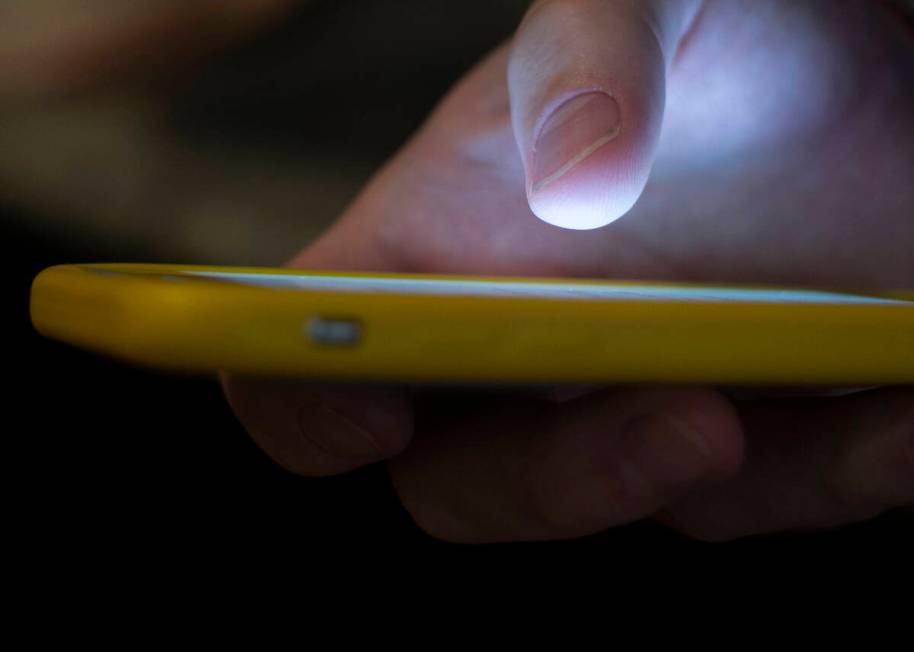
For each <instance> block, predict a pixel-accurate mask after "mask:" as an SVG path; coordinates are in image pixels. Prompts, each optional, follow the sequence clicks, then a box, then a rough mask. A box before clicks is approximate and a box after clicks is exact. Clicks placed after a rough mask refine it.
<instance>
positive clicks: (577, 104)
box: [508, 0, 700, 229]
mask: <svg viewBox="0 0 914 652" xmlns="http://www.w3.org/2000/svg"><path fill="white" fill-rule="evenodd" d="M699 4H700V2H699V0H694V1H693V0H689V1H683V2H667V1H664V0H651V1H650V2H646V1H641V0H612V1H607V0H539V1H538V2H535V3H534V5H533V6H532V7H531V8H530V10H529V12H528V13H527V16H526V17H525V18H524V20H523V22H522V23H521V26H520V29H519V31H518V33H517V36H516V37H515V40H514V46H513V50H512V53H511V58H510V61H509V64H508V87H509V92H510V96H511V118H512V122H513V127H514V135H515V137H516V139H517V144H518V147H519V148H520V153H521V157H522V159H523V163H524V170H525V171H526V176H527V198H528V200H529V202H530V208H531V210H532V211H533V212H534V213H535V214H536V215H537V216H538V217H539V218H540V219H542V220H544V221H546V222H549V223H550V224H555V225H556V226H561V227H565V228H570V229H593V228H597V227H600V226H604V225H606V224H609V223H610V222H612V221H614V220H615V219H617V218H619V217H621V216H622V215H624V214H625V213H626V212H628V210H629V209H631V207H632V206H633V205H634V203H635V202H636V201H637V199H638V197H639V196H640V195H641V192H642V191H643V189H644V186H645V184H646V183H647V178H648V174H649V173H650V169H651V165H652V164H653V160H654V154H655V150H656V147H657V141H658V138H659V135H660V126H661V123H662V121H663V108H664V92H665V85H666V69H667V66H668V65H669V62H670V60H671V59H672V57H673V55H674V54H675V51H676V48H677V46H678V44H679V41H680V39H681V38H682V36H683V35H684V34H685V33H686V31H687V30H688V28H689V26H690V25H691V23H692V21H693V20H694V18H695V16H696V15H697V13H698V8H699Z"/></svg>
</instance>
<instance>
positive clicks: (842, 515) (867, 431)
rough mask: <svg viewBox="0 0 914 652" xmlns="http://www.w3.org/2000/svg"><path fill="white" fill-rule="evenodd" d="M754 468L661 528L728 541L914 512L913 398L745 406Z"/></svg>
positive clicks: (685, 505) (681, 507) (895, 395)
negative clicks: (892, 511)
mask: <svg viewBox="0 0 914 652" xmlns="http://www.w3.org/2000/svg"><path fill="white" fill-rule="evenodd" d="M741 415H742V418H743V422H744V424H745V427H746V430H747V433H748V437H749V439H748V451H747V461H746V464H745V465H744V467H743V471H742V473H740V475H739V476H738V477H735V478H733V479H732V480H730V481H728V482H725V483H723V484H720V485H718V486H715V487H713V488H708V489H705V490H703V491H700V492H698V493H697V494H696V495H690V496H689V497H688V498H687V499H686V500H685V501H684V502H682V503H681V504H678V505H676V506H675V507H674V508H672V509H670V510H669V511H668V512H666V513H665V514H664V515H663V516H662V517H661V520H663V521H664V522H666V523H668V524H670V525H672V526H674V527H676V528H677V529H679V530H681V531H683V532H685V533H686V534H688V535H691V536H693V537H696V538H700V539H706V540H728V539H734V538H738V537H743V536H748V535H753V534H762V533H766V532H775V531H779V532H780V531H789V530H809V529H817V528H825V527H832V526H837V525H842V524H846V523H852V522H856V521H861V520H864V519H867V518H870V517H873V516H876V515H877V514H879V513H880V512H883V511H885V510H886V509H889V508H892V507H898V506H902V505H906V504H914V391H912V390H910V389H907V390H904V389H891V390H880V391H875V392H867V393H864V394H857V395H853V396H847V397H842V398H820V399H801V400H797V401H781V402H767V403H762V404H759V405H751V406H750V405H747V406H746V407H744V408H743V409H742V410H741Z"/></svg>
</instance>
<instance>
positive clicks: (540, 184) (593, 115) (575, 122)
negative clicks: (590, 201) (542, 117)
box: [532, 93, 621, 192]
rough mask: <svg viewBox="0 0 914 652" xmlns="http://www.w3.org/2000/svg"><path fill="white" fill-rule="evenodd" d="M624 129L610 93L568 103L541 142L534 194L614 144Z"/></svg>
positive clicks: (545, 129)
mask: <svg viewBox="0 0 914 652" xmlns="http://www.w3.org/2000/svg"><path fill="white" fill-rule="evenodd" d="M620 125H621V122H620V117H619V104H618V103H617V102H616V100H615V99H613V98H612V97H610V96H609V95H607V94H606V93H585V94H584V95H578V96H577V97H575V98H573V99H571V100H569V101H567V102H565V104H563V105H562V106H560V107H559V108H558V109H557V110H556V111H555V113H553V114H552V116H550V117H549V119H548V120H547V121H546V125H545V127H543V130H542V131H541V132H540V134H539V137H538V138H537V142H536V145H535V147H534V150H533V174H532V180H533V183H532V190H533V192H538V191H539V190H542V189H543V188H545V187H546V186H548V185H550V184H552V183H555V182H556V181H558V180H559V179H561V178H562V177H564V176H565V175H566V174H568V173H569V172H571V171H572V170H573V169H575V168H576V167H577V166H578V165H580V164H581V163H582V162H583V161H585V160H586V159H587V158H589V157H590V156H591V155H592V154H593V153H594V152H596V151H597V150H599V149H600V148H601V147H603V146H604V145H606V144H607V143H609V142H610V141H612V140H613V139H614V138H615V137H616V136H617V135H618V133H619V127H620Z"/></svg>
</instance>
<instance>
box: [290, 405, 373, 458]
mask: <svg viewBox="0 0 914 652" xmlns="http://www.w3.org/2000/svg"><path fill="white" fill-rule="evenodd" d="M298 425H299V429H300V430H301V433H302V435H303V436H304V437H305V438H306V439H308V440H309V441H310V442H311V443H312V444H314V446H316V447H317V448H319V449H320V450H322V451H323V452H325V453H327V454H328V455H331V456H333V457H341V458H365V459H369V458H370V459H381V458H382V457H383V456H384V452H383V450H382V448H381V446H380V445H378V440H377V439H376V438H375V436H374V435H372V434H371V432H369V431H368V429H366V428H365V427H364V426H362V425H360V424H358V423H356V422H355V421H353V420H352V419H351V418H349V417H348V416H346V415H344V414H343V413H341V412H338V411H337V410H335V409H333V408H332V407H330V406H328V405H326V404H322V403H313V404H308V405H306V406H304V407H302V408H301V409H300V410H299V412H298Z"/></svg>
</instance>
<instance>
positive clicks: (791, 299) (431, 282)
mask: <svg viewBox="0 0 914 652" xmlns="http://www.w3.org/2000/svg"><path fill="white" fill-rule="evenodd" d="M184 274H186V275H188V276H193V277H202V278H209V279H214V280H219V281H227V282H232V283H241V284H245V285H256V286H260V287H269V288H281V289H300V290H308V291H327V292H354V293H366V292H371V293H390V294H426V295H461V296H480V297H493V296H509V297H530V298H549V299H572V300H573V299H579V300H599V301H609V300H623V301H633V300H644V301H690V302H695V301H698V302H702V301H703V302H721V301H724V302H744V303H748V302H751V303H758V302H764V303H803V304H809V303H816V304H900V305H912V304H914V302H911V301H906V300H904V299H899V298H894V297H892V298H889V297H879V296H867V295H858V294H845V293H839V292H829V291H820V290H803V289H787V288H785V289H780V288H753V287H746V288H739V287H726V286H719V287H717V286H694V287H688V286H676V285H669V286H665V285H655V284H644V285H639V284H637V283H628V282H626V283H618V284H617V283H612V282H606V283H581V282H574V281H570V282H561V281H558V282H543V281H529V282H528V281H521V280H511V281H487V280H478V281H477V280H472V279H453V280H451V279H443V280H441V279H419V278H386V277H357V276H355V277H350V276H335V275H329V274H328V275H304V274H303V275H300V276H298V275H285V274H268V273H266V274H258V273H235V272H209V271H187V272H184Z"/></svg>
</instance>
